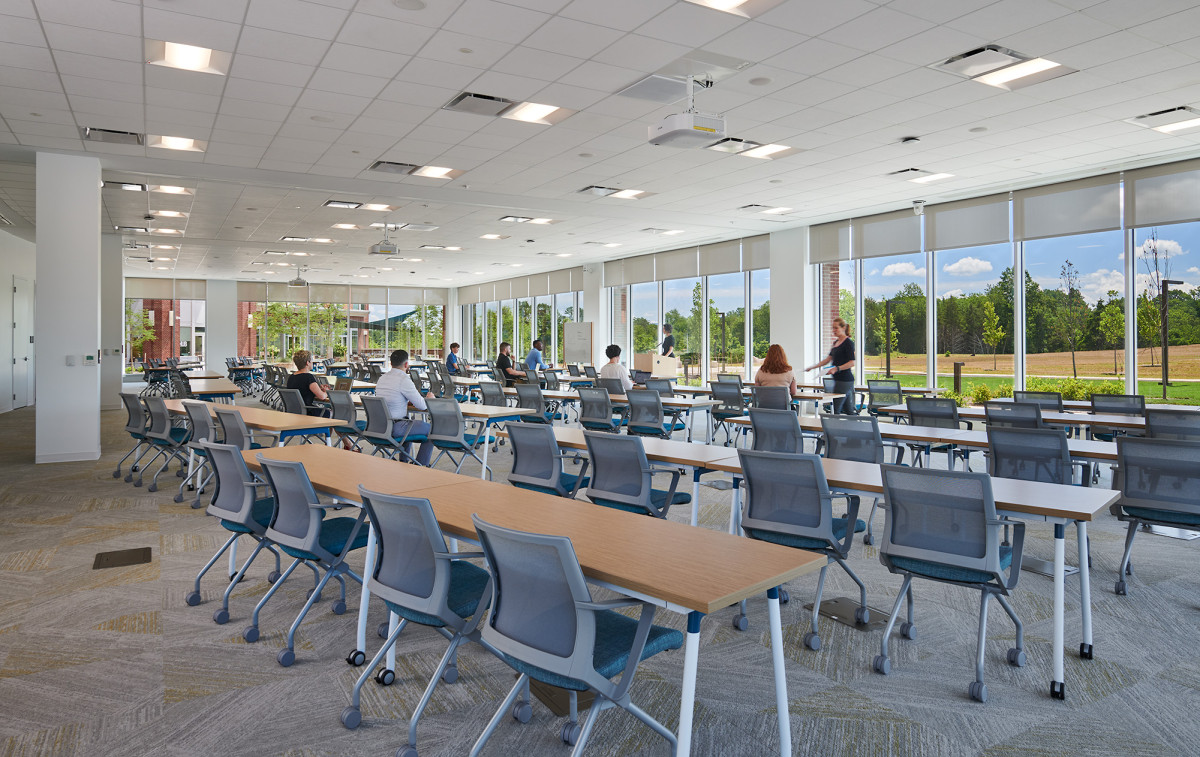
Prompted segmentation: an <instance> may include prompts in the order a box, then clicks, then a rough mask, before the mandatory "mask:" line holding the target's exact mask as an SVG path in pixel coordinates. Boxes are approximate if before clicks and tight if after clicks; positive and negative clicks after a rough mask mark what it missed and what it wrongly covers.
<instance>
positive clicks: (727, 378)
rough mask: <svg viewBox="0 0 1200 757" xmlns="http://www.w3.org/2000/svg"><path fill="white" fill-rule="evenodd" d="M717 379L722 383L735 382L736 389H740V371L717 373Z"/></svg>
mask: <svg viewBox="0 0 1200 757" xmlns="http://www.w3.org/2000/svg"><path fill="white" fill-rule="evenodd" d="M717 381H720V382H721V383H722V384H737V388H738V391H739V392H740V391H742V374H740V373H718V374H717Z"/></svg>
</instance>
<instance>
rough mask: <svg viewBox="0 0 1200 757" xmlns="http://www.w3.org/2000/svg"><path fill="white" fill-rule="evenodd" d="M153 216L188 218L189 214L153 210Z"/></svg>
mask: <svg viewBox="0 0 1200 757" xmlns="http://www.w3.org/2000/svg"><path fill="white" fill-rule="evenodd" d="M150 214H151V215H156V216H161V217H163V218H187V216H188V214H187V213H183V212H180V211H178V210H151V211H150Z"/></svg>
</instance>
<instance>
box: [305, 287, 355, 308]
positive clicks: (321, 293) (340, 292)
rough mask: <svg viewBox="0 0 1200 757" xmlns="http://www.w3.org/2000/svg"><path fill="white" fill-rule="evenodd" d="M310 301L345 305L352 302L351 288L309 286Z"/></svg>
mask: <svg viewBox="0 0 1200 757" xmlns="http://www.w3.org/2000/svg"><path fill="white" fill-rule="evenodd" d="M308 301H309V302H320V303H325V304H330V305H345V304H346V303H348V302H350V286H349V285H348V284H309V285H308Z"/></svg>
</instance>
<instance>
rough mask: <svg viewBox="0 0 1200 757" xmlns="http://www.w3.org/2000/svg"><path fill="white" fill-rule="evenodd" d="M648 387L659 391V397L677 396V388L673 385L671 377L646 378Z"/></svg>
mask: <svg viewBox="0 0 1200 757" xmlns="http://www.w3.org/2000/svg"><path fill="white" fill-rule="evenodd" d="M646 388H647V389H653V390H654V391H656V392H658V397H659V399H662V398H663V397H674V396H675V389H674V387H672V386H671V379H664V378H648V379H646Z"/></svg>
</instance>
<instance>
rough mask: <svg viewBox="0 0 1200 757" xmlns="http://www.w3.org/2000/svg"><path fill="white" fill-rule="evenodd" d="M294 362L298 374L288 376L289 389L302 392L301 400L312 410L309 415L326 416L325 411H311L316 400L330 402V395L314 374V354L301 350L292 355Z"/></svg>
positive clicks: (318, 409)
mask: <svg viewBox="0 0 1200 757" xmlns="http://www.w3.org/2000/svg"><path fill="white" fill-rule="evenodd" d="M292 362H293V363H295V364H296V372H295V373H293V374H292V375H290V376H288V380H287V388H288V389H297V390H299V391H300V399H302V400H304V405H305V407H308V408H310V409H309V411H308V414H309V415H316V416H325V414H326V411H325V410H323V409H320V408H316V409H311V408H312V406H313V404H314V402H315V400H323V401H328V400H329V395H328V394H326V393H325V389H324V388H323V387H322V386H321V385H320V383H318V382H317V379H316V377H315V376H313V374H312V353H311V352H309V351H308V350H300V351H299V352H297V353H296V354H295V355H292Z"/></svg>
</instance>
